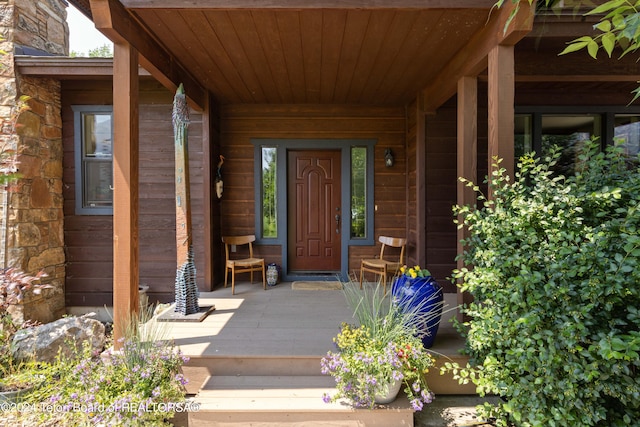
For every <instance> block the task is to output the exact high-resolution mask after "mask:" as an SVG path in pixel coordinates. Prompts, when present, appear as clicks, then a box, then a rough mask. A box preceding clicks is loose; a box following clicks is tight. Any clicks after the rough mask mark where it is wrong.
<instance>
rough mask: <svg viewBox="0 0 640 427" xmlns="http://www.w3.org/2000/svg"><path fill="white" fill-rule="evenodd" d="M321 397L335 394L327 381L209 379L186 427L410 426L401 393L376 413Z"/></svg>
mask: <svg viewBox="0 0 640 427" xmlns="http://www.w3.org/2000/svg"><path fill="white" fill-rule="evenodd" d="M324 393H329V394H334V393H336V389H335V387H334V382H333V379H332V378H331V377H328V376H321V375H309V376H304V375H291V376H285V375H278V376H261V375H250V376H247V375H236V376H212V377H211V378H210V379H209V380H208V381H207V382H206V383H205V384H204V385H203V387H202V390H200V392H199V393H198V395H197V396H196V398H195V401H196V402H198V403H199V404H200V408H199V410H198V411H197V412H190V413H189V427H198V426H214V427H232V426H251V427H276V426H283V427H303V426H304V427H306V426H311V427H356V426H357V427H387V426H407V427H412V426H413V410H412V409H411V406H410V405H409V402H408V400H407V398H406V396H404V394H403V393H401V394H400V395H399V396H398V398H397V399H396V400H395V401H394V402H393V403H392V404H390V405H381V406H378V407H376V408H375V409H354V408H353V407H351V406H350V405H348V404H346V403H341V402H334V403H324V401H323V400H322V396H323V394H324Z"/></svg>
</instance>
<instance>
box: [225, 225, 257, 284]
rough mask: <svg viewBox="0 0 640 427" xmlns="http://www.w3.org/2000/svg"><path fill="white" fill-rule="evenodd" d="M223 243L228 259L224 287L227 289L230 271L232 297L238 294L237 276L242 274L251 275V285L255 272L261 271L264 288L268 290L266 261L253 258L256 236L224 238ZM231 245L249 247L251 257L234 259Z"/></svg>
mask: <svg viewBox="0 0 640 427" xmlns="http://www.w3.org/2000/svg"><path fill="white" fill-rule="evenodd" d="M222 241H223V242H224V252H225V258H226V264H225V269H224V287H225V288H226V287H227V277H228V275H229V271H231V295H235V293H236V274H240V273H251V283H253V272H254V271H261V272H262V288H263V289H265V290H266V289H267V280H266V274H265V268H264V259H263V258H254V257H253V242H255V241H256V236H254V235H248V236H223V237H222ZM231 245H235V246H236V247H237V246H242V245H249V257H248V258H240V259H232V258H231V255H232V252H231Z"/></svg>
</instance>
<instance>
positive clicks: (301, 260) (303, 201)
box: [287, 150, 342, 273]
mask: <svg viewBox="0 0 640 427" xmlns="http://www.w3.org/2000/svg"><path fill="white" fill-rule="evenodd" d="M340 156H341V154H340V150H299V151H289V152H288V176H287V187H288V188H287V194H288V203H289V207H288V209H289V210H288V214H289V215H288V224H289V225H288V236H289V238H288V239H289V242H288V243H289V244H288V246H289V251H288V252H289V255H288V256H289V272H301V273H311V272H318V273H323V272H336V271H340V244H341V242H340V240H341V226H342V209H341V206H340V197H341V195H340Z"/></svg>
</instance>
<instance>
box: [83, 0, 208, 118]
mask: <svg viewBox="0 0 640 427" xmlns="http://www.w3.org/2000/svg"><path fill="white" fill-rule="evenodd" d="M91 14H92V15H93V22H94V23H95V25H96V28H97V29H98V30H99V31H100V32H101V33H103V34H104V35H105V36H107V37H108V38H109V39H110V40H111V41H113V42H114V43H127V44H131V46H133V47H134V48H135V49H136V50H137V51H138V52H139V54H140V64H141V65H142V66H143V67H144V68H145V69H146V70H147V71H149V72H150V73H151V75H152V76H153V77H155V78H156V79H157V80H158V81H159V82H160V83H161V84H162V85H163V86H165V87H166V88H167V89H169V90H170V91H172V92H175V91H176V89H177V88H178V86H179V85H180V83H182V84H183V85H184V88H185V93H186V94H187V98H188V100H189V104H190V105H191V106H192V107H194V108H195V109H197V110H199V111H202V110H203V109H204V105H205V97H206V96H207V91H206V90H205V89H204V88H203V86H202V85H201V84H200V83H199V82H198V81H197V80H196V79H194V78H193V77H192V76H191V74H189V72H187V70H186V69H185V68H184V67H183V66H182V65H181V64H180V63H179V62H178V60H177V59H176V58H175V57H173V56H172V55H171V54H170V53H169V52H168V51H166V50H165V49H164V48H163V47H162V46H161V45H160V44H159V43H158V42H156V41H155V40H154V39H153V38H152V37H151V36H150V35H149V33H147V31H146V30H145V29H144V28H143V27H142V26H141V25H140V24H139V23H138V22H137V21H136V20H135V19H134V18H133V16H131V14H129V12H127V10H126V9H125V8H124V6H123V5H122V3H120V2H119V1H118V0H91Z"/></svg>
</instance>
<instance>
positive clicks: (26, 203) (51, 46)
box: [0, 0, 69, 322]
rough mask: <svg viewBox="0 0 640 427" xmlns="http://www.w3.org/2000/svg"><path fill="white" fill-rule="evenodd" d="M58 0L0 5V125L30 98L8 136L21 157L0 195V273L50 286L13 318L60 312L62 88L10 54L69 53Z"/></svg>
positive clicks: (61, 1) (46, 317)
mask: <svg viewBox="0 0 640 427" xmlns="http://www.w3.org/2000/svg"><path fill="white" fill-rule="evenodd" d="M66 7H67V3H66V2H65V1H64V0H13V1H0V32H1V34H2V36H3V37H4V39H5V40H4V41H3V42H2V43H0V48H2V49H3V50H4V51H5V52H7V53H6V54H4V55H2V57H1V59H0V63H1V66H2V68H1V69H0V120H2V122H3V124H6V123H7V122H8V119H9V118H10V116H11V114H12V112H13V111H15V108H16V104H17V101H18V99H19V98H20V97H21V96H23V95H26V96H29V97H30V99H29V101H28V104H29V107H30V109H29V110H28V111H26V112H24V113H22V114H21V115H20V117H19V120H18V123H19V124H20V127H19V129H18V132H17V133H18V135H17V136H14V135H10V134H9V135H7V134H6V130H7V127H6V126H3V131H5V134H4V135H3V137H4V138H5V140H9V141H11V143H12V144H14V146H15V148H16V149H17V150H18V153H19V162H20V163H19V165H18V167H19V171H20V174H21V175H22V177H21V178H20V180H19V181H18V182H17V183H16V185H13V186H12V188H10V189H9V190H8V192H7V191H6V190H5V192H4V194H2V195H1V197H0V202H1V201H4V204H1V205H2V206H0V227H2V229H3V233H0V237H3V238H4V241H2V242H0V244H1V245H2V251H0V255H1V259H0V262H1V263H2V266H3V267H16V268H20V269H21V270H23V271H25V272H27V273H29V274H35V273H37V272H38V271H41V270H43V271H45V272H46V273H47V277H46V278H44V279H43V280H42V282H43V283H48V284H50V285H52V286H53V289H50V290H45V291H44V293H43V295H31V296H28V297H27V298H26V299H25V302H24V305H23V306H22V307H19V308H18V309H17V310H16V311H15V313H14V315H16V316H17V317H18V318H19V319H32V320H38V321H41V322H49V321H51V320H54V319H55V318H58V317H60V316H62V315H63V314H64V313H65V305H64V279H65V254H64V224H63V220H64V216H63V197H62V156H63V150H62V119H61V114H60V106H61V104H60V82H59V81H57V80H52V79H42V78H29V77H22V76H20V75H19V73H18V71H17V70H16V69H15V67H14V65H13V64H14V61H13V57H14V54H16V53H17V54H29V55H67V54H68V50H69V37H68V34H69V30H68V27H67V23H66V16H67V12H66Z"/></svg>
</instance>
